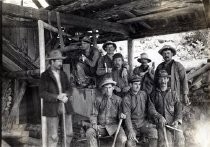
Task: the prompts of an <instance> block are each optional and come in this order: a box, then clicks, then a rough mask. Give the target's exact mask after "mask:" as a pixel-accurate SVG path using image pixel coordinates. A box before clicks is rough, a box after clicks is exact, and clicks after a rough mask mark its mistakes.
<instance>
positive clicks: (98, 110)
mask: <svg viewBox="0 0 210 147" xmlns="http://www.w3.org/2000/svg"><path fill="white" fill-rule="evenodd" d="M115 85H116V82H115V81H113V80H112V78H105V79H103V80H102V82H101V84H100V85H99V87H100V88H101V90H102V96H99V97H96V99H95V102H94V104H93V111H92V115H91V118H90V121H91V124H92V127H91V128H89V129H88V130H87V132H86V137H87V142H88V146H89V147H98V140H97V138H98V137H99V135H100V136H102V137H103V136H113V135H114V134H115V132H116V130H117V127H118V123H119V120H120V119H124V118H125V117H126V116H125V115H124V114H122V113H121V112H122V111H121V98H120V97H118V96H116V95H114V94H113V90H114V86H115ZM126 141H127V137H126V135H125V132H124V130H123V128H122V127H121V128H120V130H119V133H118V135H117V139H116V145H115V146H116V147H124V146H125V143H126Z"/></svg>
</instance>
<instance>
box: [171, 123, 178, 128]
mask: <svg viewBox="0 0 210 147" xmlns="http://www.w3.org/2000/svg"><path fill="white" fill-rule="evenodd" d="M171 125H172V126H173V127H174V128H178V126H179V122H178V121H174V122H173V123H172V124H171Z"/></svg>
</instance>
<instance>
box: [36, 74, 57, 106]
mask: <svg viewBox="0 0 210 147" xmlns="http://www.w3.org/2000/svg"><path fill="white" fill-rule="evenodd" d="M48 84H49V83H48V78H47V76H46V75H45V73H43V74H42V75H41V79H40V86H39V91H40V97H41V98H43V99H44V100H45V101H48V102H57V101H58V100H57V97H58V94H54V93H50V92H48Z"/></svg>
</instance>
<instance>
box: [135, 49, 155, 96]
mask: <svg viewBox="0 0 210 147" xmlns="http://www.w3.org/2000/svg"><path fill="white" fill-rule="evenodd" d="M138 62H139V63H141V65H140V66H138V67H136V68H134V70H133V74H134V75H138V76H141V77H142V78H143V79H142V82H141V90H143V91H145V92H146V93H147V94H150V93H151V92H152V90H153V85H154V74H155V71H154V68H155V67H154V64H153V67H152V68H150V67H149V65H148V63H150V62H151V60H150V59H149V58H148V55H147V54H146V53H142V54H141V58H138Z"/></svg>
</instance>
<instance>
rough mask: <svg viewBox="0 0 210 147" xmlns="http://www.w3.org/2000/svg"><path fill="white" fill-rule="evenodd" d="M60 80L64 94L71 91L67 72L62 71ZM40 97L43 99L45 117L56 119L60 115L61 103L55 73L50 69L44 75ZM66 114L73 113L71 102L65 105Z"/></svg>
mask: <svg viewBox="0 0 210 147" xmlns="http://www.w3.org/2000/svg"><path fill="white" fill-rule="evenodd" d="M60 80H61V86H62V92H63V93H67V91H68V89H69V81H68V78H67V75H66V73H65V72H63V71H60ZM39 92H40V97H41V98H43V115H44V116H48V117H56V116H57V115H58V105H59V103H61V101H60V100H58V99H57V96H58V94H59V90H58V86H57V82H56V79H55V76H54V75H53V72H52V71H51V69H50V68H48V69H47V70H46V71H45V72H43V73H42V75H41V79H40V87H39ZM65 108H66V113H67V114H70V113H72V106H71V103H70V100H68V101H67V102H66V103H65Z"/></svg>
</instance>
